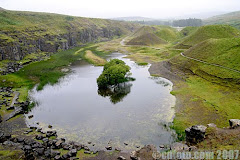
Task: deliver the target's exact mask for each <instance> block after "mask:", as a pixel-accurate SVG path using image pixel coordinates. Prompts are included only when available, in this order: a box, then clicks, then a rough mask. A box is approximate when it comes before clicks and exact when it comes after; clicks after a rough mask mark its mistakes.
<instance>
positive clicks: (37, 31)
mask: <svg viewBox="0 0 240 160" xmlns="http://www.w3.org/2000/svg"><path fill="white" fill-rule="evenodd" d="M0 18H2V19H3V21H2V22H0V60H5V59H9V60H21V59H23V58H24V56H25V55H27V54H31V53H39V52H57V51H59V50H66V49H69V48H71V47H74V46H77V45H82V44H85V43H88V42H96V41H106V40H110V39H112V38H113V37H116V36H121V35H123V34H126V33H127V32H131V31H133V30H135V29H136V28H137V25H136V24H131V23H127V22H117V21H110V20H102V19H88V18H80V17H70V16H64V15H55V14H47V13H46V14H45V13H44V14H40V13H33V12H29V13H28V12H13V11H0ZM19 19H21V21H20V20H19Z"/></svg>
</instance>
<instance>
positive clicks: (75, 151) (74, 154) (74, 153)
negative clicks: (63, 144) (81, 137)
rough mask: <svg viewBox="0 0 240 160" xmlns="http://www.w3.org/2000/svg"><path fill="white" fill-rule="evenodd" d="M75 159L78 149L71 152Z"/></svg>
mask: <svg viewBox="0 0 240 160" xmlns="http://www.w3.org/2000/svg"><path fill="white" fill-rule="evenodd" d="M69 152H70V153H71V155H72V156H73V157H75V156H76V155H77V149H72V150H70V151H69Z"/></svg>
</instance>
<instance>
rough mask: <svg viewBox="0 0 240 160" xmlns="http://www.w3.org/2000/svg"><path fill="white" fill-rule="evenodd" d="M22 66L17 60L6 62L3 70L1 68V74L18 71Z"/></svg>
mask: <svg viewBox="0 0 240 160" xmlns="http://www.w3.org/2000/svg"><path fill="white" fill-rule="evenodd" d="M22 67H23V66H22V65H21V64H20V63H17V62H8V63H7V66H6V68H5V69H4V70H2V72H1V75H6V74H9V73H14V72H17V71H19V70H20V69H21V68H22Z"/></svg>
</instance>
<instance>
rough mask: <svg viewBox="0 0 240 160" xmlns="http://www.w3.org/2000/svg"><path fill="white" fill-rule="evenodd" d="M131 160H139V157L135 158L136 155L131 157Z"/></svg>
mask: <svg viewBox="0 0 240 160" xmlns="http://www.w3.org/2000/svg"><path fill="white" fill-rule="evenodd" d="M130 158H131V160H138V157H137V156H134V155H131V156H130Z"/></svg>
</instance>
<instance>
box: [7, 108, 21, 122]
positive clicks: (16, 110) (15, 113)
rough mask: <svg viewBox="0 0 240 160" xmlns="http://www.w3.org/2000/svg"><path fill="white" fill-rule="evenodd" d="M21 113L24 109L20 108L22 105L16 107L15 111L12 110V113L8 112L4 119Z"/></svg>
mask: <svg viewBox="0 0 240 160" xmlns="http://www.w3.org/2000/svg"><path fill="white" fill-rule="evenodd" d="M23 113H24V110H23V109H22V107H16V108H15V111H13V112H12V113H10V114H9V116H8V117H7V119H6V121H8V120H9V119H11V118H13V117H15V116H17V115H19V114H23Z"/></svg>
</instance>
